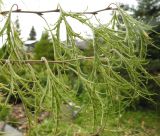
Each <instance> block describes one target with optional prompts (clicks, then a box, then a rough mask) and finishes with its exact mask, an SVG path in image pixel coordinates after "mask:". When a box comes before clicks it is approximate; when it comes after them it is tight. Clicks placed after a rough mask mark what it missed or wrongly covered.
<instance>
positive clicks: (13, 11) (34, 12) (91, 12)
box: [0, 4, 117, 15]
mask: <svg viewBox="0 0 160 136" xmlns="http://www.w3.org/2000/svg"><path fill="white" fill-rule="evenodd" d="M14 5H16V7H17V9H16V10H12V11H11V12H12V13H32V14H37V15H43V14H45V13H57V12H60V9H58V8H57V9H55V10H46V11H27V10H21V9H19V8H18V5H17V4H14ZM110 5H111V4H110ZM110 5H109V6H108V7H106V8H104V9H100V10H96V11H86V12H70V13H76V14H92V15H96V14H98V13H99V12H102V11H107V10H117V8H112V7H110ZM9 12H10V11H2V12H0V14H1V15H6V14H8V13H9Z"/></svg>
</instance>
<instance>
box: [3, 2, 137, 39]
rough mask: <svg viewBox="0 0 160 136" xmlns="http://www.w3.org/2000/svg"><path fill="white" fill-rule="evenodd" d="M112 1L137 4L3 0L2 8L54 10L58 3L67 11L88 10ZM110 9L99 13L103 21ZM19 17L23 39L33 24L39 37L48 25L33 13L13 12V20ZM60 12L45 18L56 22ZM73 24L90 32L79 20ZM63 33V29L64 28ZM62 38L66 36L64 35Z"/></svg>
mask: <svg viewBox="0 0 160 136" xmlns="http://www.w3.org/2000/svg"><path fill="white" fill-rule="evenodd" d="M110 3H124V4H129V5H136V4H137V2H136V0H3V7H2V10H9V9H10V7H11V6H12V5H13V4H18V6H19V8H20V9H22V10H35V11H38V10H53V9H56V7H57V4H60V5H61V7H62V9H64V10H66V11H85V10H86V9H87V7H88V10H87V11H94V10H99V9H103V8H105V7H107V6H108V5H109V4H110ZM110 13H111V12H109V11H105V12H101V13H100V14H98V16H97V17H98V18H99V19H100V20H101V22H102V23H105V22H107V21H108V19H109V17H110ZM17 15H18V17H19V21H20V28H21V37H22V38H23V40H26V39H27V38H28V35H29V32H30V29H31V27H32V26H34V27H35V29H36V32H37V39H39V37H40V36H41V33H42V31H43V30H44V27H46V25H45V23H44V21H43V20H42V19H41V18H40V17H39V16H37V15H35V14H33V15H31V14H20V13H18V14H17V13H13V15H12V20H13V21H15V19H16V17H17ZM58 15H59V14H58V13H49V14H45V16H44V17H45V18H46V19H47V21H48V22H49V24H54V23H55V21H56V20H57V18H58ZM70 23H71V25H72V26H73V28H74V30H76V31H77V32H81V33H86V32H87V33H88V34H89V33H90V32H89V29H87V27H85V26H82V25H80V24H78V23H77V22H75V21H73V20H71V21H70ZM62 33H63V30H62ZM62 37H63V38H62V40H63V39H64V36H63V35H62Z"/></svg>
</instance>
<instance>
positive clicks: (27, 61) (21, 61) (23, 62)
mask: <svg viewBox="0 0 160 136" xmlns="http://www.w3.org/2000/svg"><path fill="white" fill-rule="evenodd" d="M94 58H95V57H94V56H91V57H81V58H77V59H70V60H63V61H58V60H55V61H54V60H48V61H47V62H48V63H59V64H62V63H68V62H72V61H77V60H92V59H94ZM0 62H1V63H18V62H20V63H22V64H27V63H29V64H43V63H45V61H44V60H10V59H0Z"/></svg>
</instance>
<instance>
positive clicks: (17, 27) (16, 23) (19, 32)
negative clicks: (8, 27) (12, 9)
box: [15, 16, 21, 35]
mask: <svg viewBox="0 0 160 136" xmlns="http://www.w3.org/2000/svg"><path fill="white" fill-rule="evenodd" d="M15 27H16V30H17V32H18V34H19V35H20V34H21V30H20V24H19V18H18V16H17V19H16V21H15Z"/></svg>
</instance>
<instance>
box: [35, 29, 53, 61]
mask: <svg viewBox="0 0 160 136" xmlns="http://www.w3.org/2000/svg"><path fill="white" fill-rule="evenodd" d="M34 53H35V58H36V59H41V57H45V58H47V59H49V60H53V58H54V52H53V46H52V42H51V41H50V39H49V34H48V32H47V31H45V32H43V33H42V36H41V39H40V41H39V42H38V43H37V44H36V45H35V49H34Z"/></svg>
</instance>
